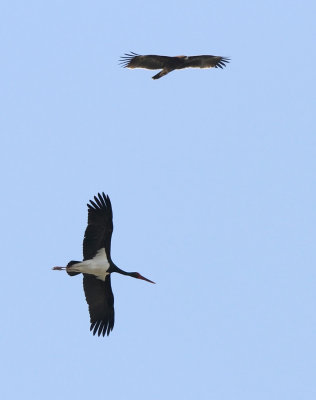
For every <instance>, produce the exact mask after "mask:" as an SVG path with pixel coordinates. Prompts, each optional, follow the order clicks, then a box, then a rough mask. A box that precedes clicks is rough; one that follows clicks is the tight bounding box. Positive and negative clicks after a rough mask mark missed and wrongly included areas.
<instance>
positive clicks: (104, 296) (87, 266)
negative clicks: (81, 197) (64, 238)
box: [53, 193, 155, 336]
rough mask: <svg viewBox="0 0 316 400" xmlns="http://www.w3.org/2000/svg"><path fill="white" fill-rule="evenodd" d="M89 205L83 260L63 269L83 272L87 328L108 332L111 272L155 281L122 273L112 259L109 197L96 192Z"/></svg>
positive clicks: (110, 324) (111, 304) (111, 307)
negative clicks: (88, 323) (87, 315)
mask: <svg viewBox="0 0 316 400" xmlns="http://www.w3.org/2000/svg"><path fill="white" fill-rule="evenodd" d="M87 206H88V226H87V228H86V231H85V234H84V239H83V261H70V262H69V263H68V264H67V266H66V267H53V270H55V271H61V270H65V271H66V272H67V273H68V275H70V276H74V275H78V274H80V273H82V274H83V288H84V292H85V296H86V301H87V303H88V305H89V313H90V323H91V325H90V331H93V335H95V334H96V333H97V334H98V336H100V335H103V336H104V335H105V334H107V335H109V334H110V332H111V331H112V329H113V326H114V296H113V292H112V288H111V273H112V272H117V273H119V274H122V275H128V276H132V277H133V278H137V279H142V280H144V281H147V282H150V283H155V282H153V281H151V280H149V279H147V278H145V277H144V276H142V275H141V274H139V273H138V272H125V271H123V270H122V269H120V268H119V267H117V266H116V265H115V264H114V263H113V261H112V259H111V237H112V232H113V213H112V205H111V201H110V198H109V196H107V195H105V194H104V193H102V194H100V193H98V196H94V201H93V200H90V204H87Z"/></svg>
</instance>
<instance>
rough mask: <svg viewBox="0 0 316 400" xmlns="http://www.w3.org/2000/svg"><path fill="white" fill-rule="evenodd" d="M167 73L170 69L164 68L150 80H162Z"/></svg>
mask: <svg viewBox="0 0 316 400" xmlns="http://www.w3.org/2000/svg"><path fill="white" fill-rule="evenodd" d="M169 72H170V69H165V68H164V69H162V70H161V71H160V72H159V73H158V74H156V75H154V76H153V77H152V78H153V79H159V78H162V77H163V76H165V75H167V74H169Z"/></svg>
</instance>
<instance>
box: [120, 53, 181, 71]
mask: <svg viewBox="0 0 316 400" xmlns="http://www.w3.org/2000/svg"><path fill="white" fill-rule="evenodd" d="M173 58H174V57H167V56H156V55H151V54H149V55H146V56H141V55H139V54H136V53H133V52H131V53H129V54H125V55H124V56H123V57H121V58H120V63H121V65H122V67H124V68H145V69H162V68H164V67H165V66H166V65H167V64H168V63H169V62H170V60H171V59H173Z"/></svg>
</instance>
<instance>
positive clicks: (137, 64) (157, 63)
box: [120, 52, 229, 79]
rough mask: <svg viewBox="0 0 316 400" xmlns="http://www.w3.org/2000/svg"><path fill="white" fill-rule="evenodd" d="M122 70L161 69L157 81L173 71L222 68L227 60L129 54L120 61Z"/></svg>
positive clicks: (221, 58)
mask: <svg viewBox="0 0 316 400" xmlns="http://www.w3.org/2000/svg"><path fill="white" fill-rule="evenodd" d="M120 61H121V65H122V66H123V67H124V68H145V69H161V71H160V72H159V73H158V74H156V75H154V76H153V77H152V78H153V79H159V78H161V77H163V76H164V75H167V74H168V73H169V72H171V71H174V70H175V69H183V68H223V67H225V66H226V63H229V58H226V57H220V56H211V55H201V56H190V57H188V56H176V57H168V56H157V55H153V54H149V55H144V56H141V55H139V54H136V53H133V52H131V53H130V54H125V55H124V56H123V57H121V59H120Z"/></svg>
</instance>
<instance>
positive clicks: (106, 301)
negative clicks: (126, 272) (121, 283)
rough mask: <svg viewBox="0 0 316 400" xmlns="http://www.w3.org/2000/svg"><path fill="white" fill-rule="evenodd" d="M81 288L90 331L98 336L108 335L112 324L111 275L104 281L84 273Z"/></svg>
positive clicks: (112, 298)
mask: <svg viewBox="0 0 316 400" xmlns="http://www.w3.org/2000/svg"><path fill="white" fill-rule="evenodd" d="M83 288H84V292H85V295H86V300H87V303H88V305H89V313H90V322H91V325H90V331H93V334H94V335H95V334H96V333H97V334H98V336H100V335H102V336H104V335H105V334H107V335H109V334H110V332H111V331H112V329H113V326H114V297H113V292H112V288H111V276H110V275H108V276H107V277H106V278H105V281H102V280H100V279H97V278H96V277H95V276H93V275H88V274H84V276H83Z"/></svg>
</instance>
